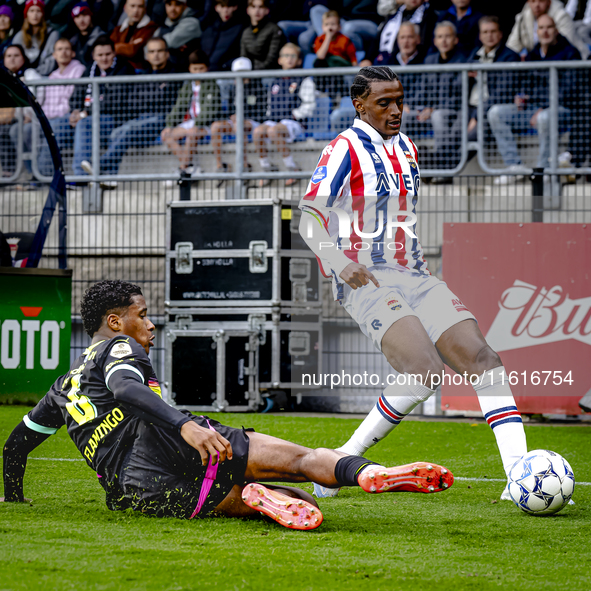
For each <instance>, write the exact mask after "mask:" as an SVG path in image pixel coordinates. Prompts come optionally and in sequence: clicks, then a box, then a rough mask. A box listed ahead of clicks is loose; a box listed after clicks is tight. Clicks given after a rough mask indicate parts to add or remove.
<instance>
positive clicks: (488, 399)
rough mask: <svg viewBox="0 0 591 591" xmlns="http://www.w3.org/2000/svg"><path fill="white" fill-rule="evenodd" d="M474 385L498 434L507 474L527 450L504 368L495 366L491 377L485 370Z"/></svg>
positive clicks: (487, 420) (484, 410)
mask: <svg viewBox="0 0 591 591" xmlns="http://www.w3.org/2000/svg"><path fill="white" fill-rule="evenodd" d="M491 379H492V383H491ZM503 382H504V383H503ZM473 388H474V390H475V391H476V394H477V395H478V402H480V408H481V409H482V414H483V415H484V418H485V419H486V422H487V423H488V424H489V425H490V426H491V428H492V430H493V433H494V434H495V437H496V439H497V445H498V447H499V452H500V453H501V461H502V462H503V468H504V469H505V472H506V473H507V474H508V473H509V470H510V469H511V466H513V464H514V463H515V462H516V461H517V460H518V459H519V458H520V457H521V456H523V455H524V454H526V453H527V442H526V440H525V431H524V430H523V422H522V421H521V415H520V414H519V411H518V410H517V406H516V405H515V398H513V394H512V393H511V388H510V386H509V378H508V377H507V374H506V372H505V368H504V367H496V368H495V369H494V370H493V371H492V378H491V372H490V371H486V372H484V374H483V375H482V376H480V379H479V381H478V383H477V384H475V385H473Z"/></svg>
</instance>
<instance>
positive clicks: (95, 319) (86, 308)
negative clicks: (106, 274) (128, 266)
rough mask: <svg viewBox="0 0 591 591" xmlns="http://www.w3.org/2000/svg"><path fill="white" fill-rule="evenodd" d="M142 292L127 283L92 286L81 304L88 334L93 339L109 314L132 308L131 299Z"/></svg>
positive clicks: (108, 282) (135, 286) (115, 282)
mask: <svg viewBox="0 0 591 591" xmlns="http://www.w3.org/2000/svg"><path fill="white" fill-rule="evenodd" d="M134 295H143V294H142V290H141V289H140V288H139V287H138V286H137V285H134V284H133V283H128V282H127V281H119V280H115V281H99V282H98V283H95V284H94V285H92V286H90V287H89V288H88V289H87V290H86V293H85V294H84V297H83V298H82V302H81V304H80V315H81V316H82V323H83V324H84V330H85V331H86V334H87V335H88V336H89V337H91V338H92V336H93V335H94V333H95V332H96V331H97V330H98V329H99V328H100V327H101V324H102V323H103V319H104V317H105V316H107V315H108V314H111V313H112V312H114V311H115V310H119V309H121V308H127V307H128V306H131V304H132V302H131V297H132V296H134Z"/></svg>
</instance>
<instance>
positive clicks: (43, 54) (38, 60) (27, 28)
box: [12, 0, 60, 76]
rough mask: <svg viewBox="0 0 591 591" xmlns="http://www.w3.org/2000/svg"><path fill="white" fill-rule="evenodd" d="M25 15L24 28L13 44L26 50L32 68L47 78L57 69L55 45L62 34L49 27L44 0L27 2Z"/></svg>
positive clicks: (15, 37)
mask: <svg viewBox="0 0 591 591" xmlns="http://www.w3.org/2000/svg"><path fill="white" fill-rule="evenodd" d="M23 14H24V19H25V20H24V21H23V26H22V27H21V30H20V31H19V32H18V33H17V34H16V35H15V36H14V39H13V40H12V42H13V43H14V44H15V45H21V46H22V47H23V48H24V50H25V54H26V56H27V59H28V60H29V63H30V64H31V68H34V69H35V70H37V72H39V74H41V75H42V76H47V75H49V73H50V72H52V71H53V70H54V68H55V61H54V59H53V45H54V43H55V42H56V41H57V40H58V39H59V37H60V34H59V32H58V31H55V30H53V29H51V28H50V27H48V25H47V22H46V21H45V2H43V0H27V2H26V3H25V9H24V12H23Z"/></svg>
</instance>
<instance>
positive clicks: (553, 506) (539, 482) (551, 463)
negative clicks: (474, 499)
mask: <svg viewBox="0 0 591 591" xmlns="http://www.w3.org/2000/svg"><path fill="white" fill-rule="evenodd" d="M574 490H575V475H574V474H573V471H572V468H571V467H570V464H569V463H568V462H567V461H566V460H565V459H564V458H563V457H562V456H561V455H559V454H557V453H555V452H553V451H548V450H545V449H536V450H534V451H530V452H528V453H526V454H525V455H524V456H523V457H522V458H521V459H520V460H517V462H515V464H513V467H512V468H511V470H510V471H509V494H510V495H511V499H513V502H514V503H515V504H516V505H517V506H518V507H519V508H520V509H523V511H525V512H526V513H531V514H532V515H551V514H553V513H557V512H558V511H560V510H561V509H562V508H563V507H564V506H565V505H566V504H567V503H568V502H569V501H570V498H571V497H572V496H573V492H574Z"/></svg>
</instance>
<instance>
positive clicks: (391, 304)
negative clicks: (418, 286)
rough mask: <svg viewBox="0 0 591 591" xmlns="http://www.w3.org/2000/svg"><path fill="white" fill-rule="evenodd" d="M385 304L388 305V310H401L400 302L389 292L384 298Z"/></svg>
mask: <svg viewBox="0 0 591 591" xmlns="http://www.w3.org/2000/svg"><path fill="white" fill-rule="evenodd" d="M386 305H387V306H388V308H390V310H394V311H396V310H402V304H400V303H399V302H398V300H397V299H396V298H395V297H394V295H393V294H390V295H389V296H388V297H387V298H386Z"/></svg>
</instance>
